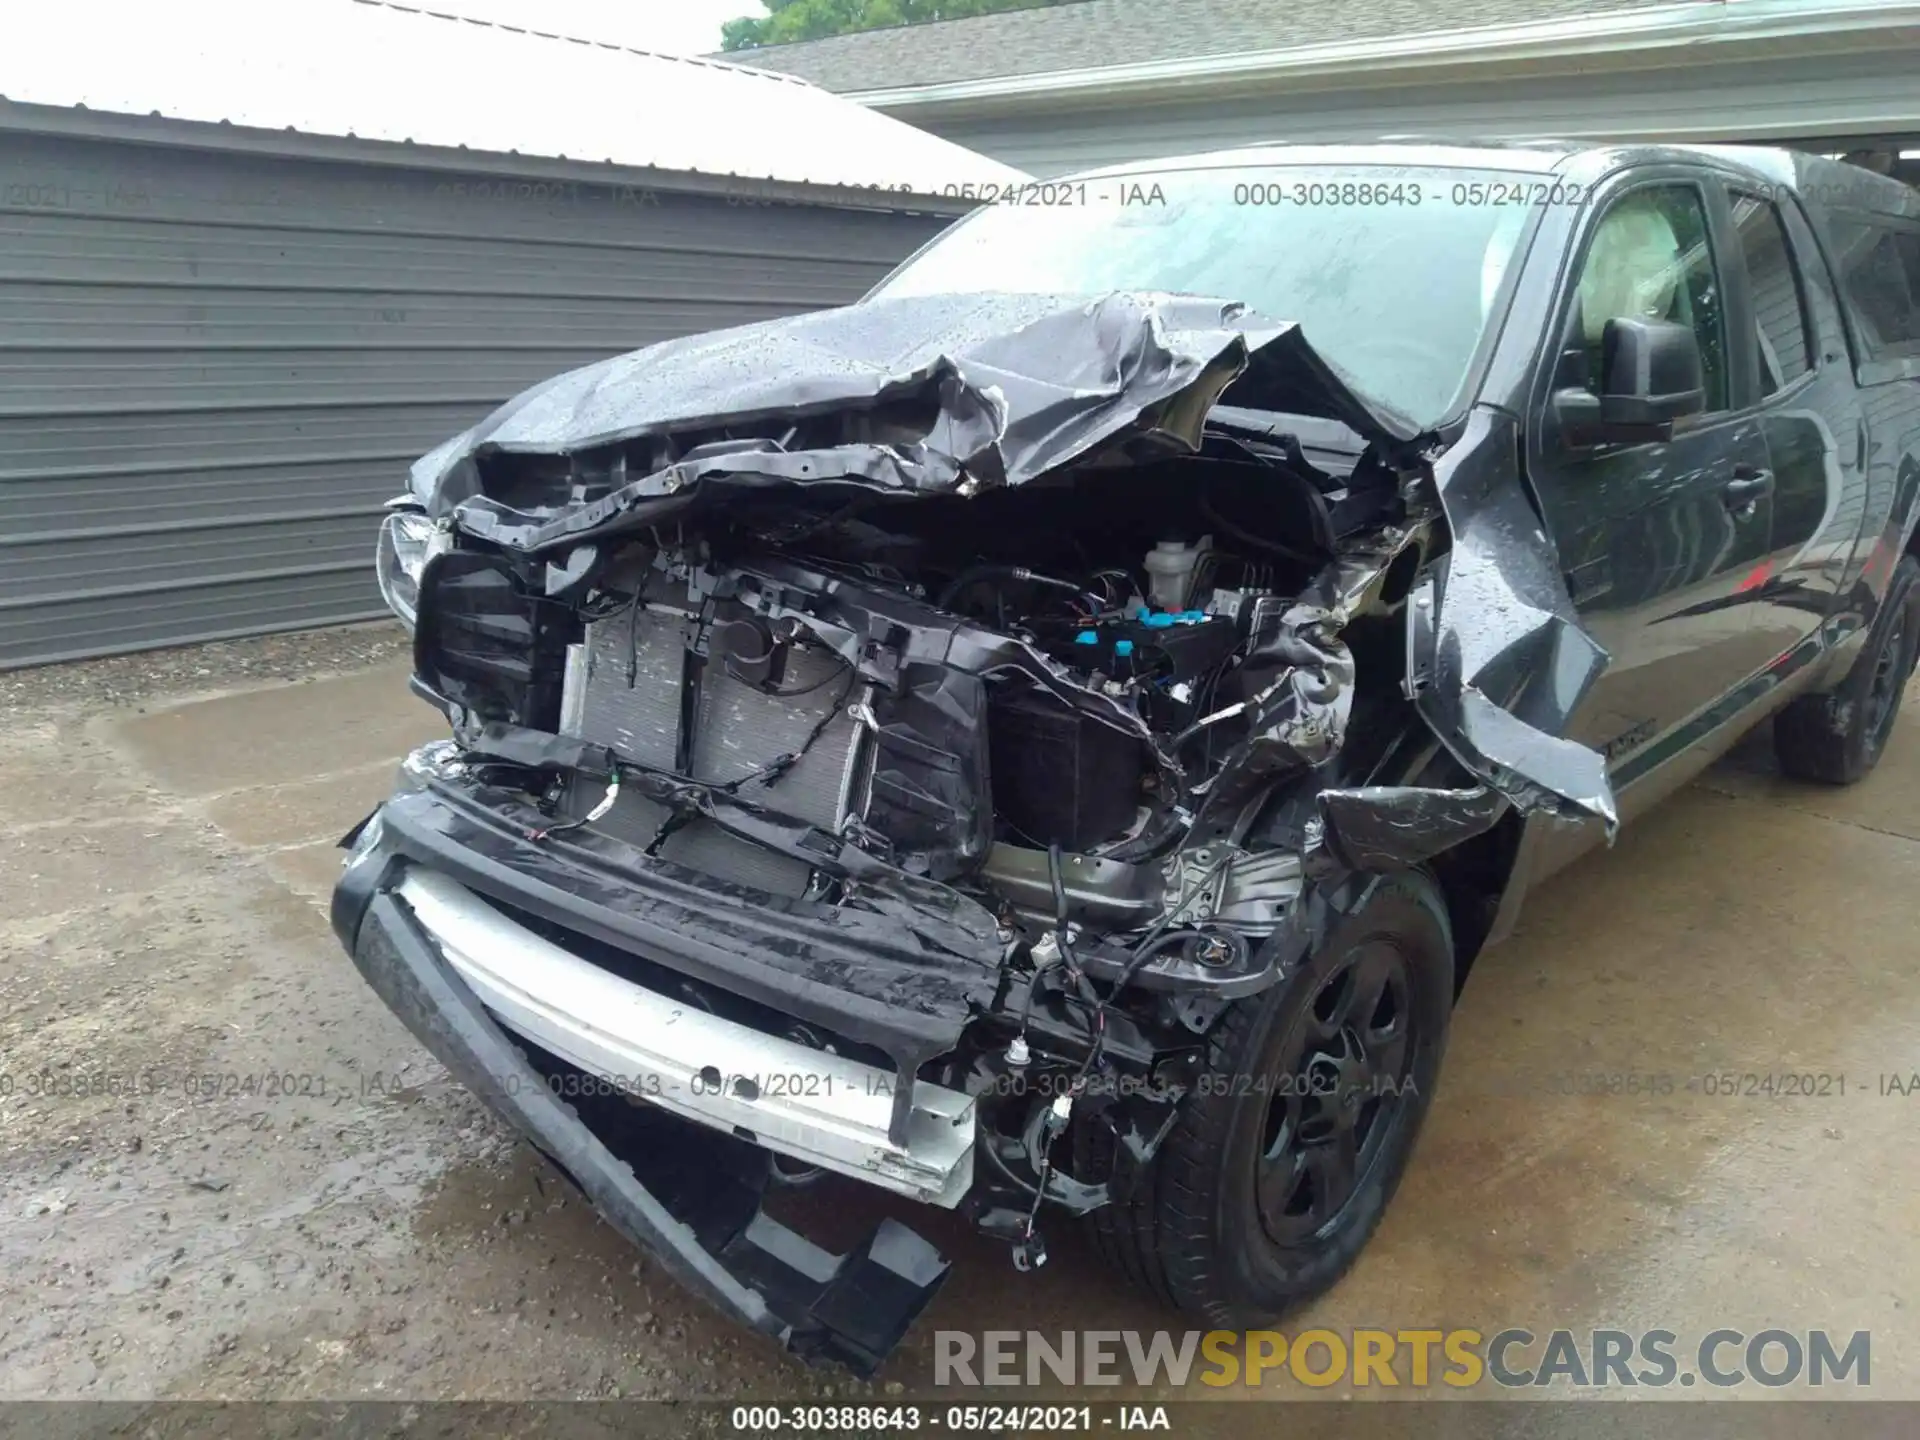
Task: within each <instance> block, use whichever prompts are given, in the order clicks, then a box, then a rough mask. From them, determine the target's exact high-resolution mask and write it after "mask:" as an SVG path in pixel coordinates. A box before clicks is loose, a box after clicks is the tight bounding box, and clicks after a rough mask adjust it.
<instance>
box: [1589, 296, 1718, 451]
mask: <svg viewBox="0 0 1920 1440" xmlns="http://www.w3.org/2000/svg"><path fill="white" fill-rule="evenodd" d="M1706 404H1707V389H1706V382H1705V381H1704V380H1703V378H1702V376H1701V368H1700V341H1699V339H1698V337H1696V336H1695V335H1694V333H1693V330H1692V328H1691V327H1690V326H1686V325H1679V324H1676V323H1674V322H1673V321H1671V320H1633V319H1627V318H1626V317H1624V316H1623V317H1617V318H1615V319H1612V320H1609V321H1607V327H1606V329H1605V330H1604V331H1603V332H1602V333H1601V337H1600V394H1599V395H1598V396H1595V395H1594V394H1592V393H1591V392H1589V391H1585V390H1562V391H1560V392H1559V393H1558V394H1557V395H1555V397H1554V407H1555V409H1556V411H1557V412H1558V414H1559V417H1560V423H1561V427H1562V428H1563V430H1565V431H1566V433H1567V438H1568V439H1569V440H1570V441H1572V442H1573V443H1575V444H1597V443H1602V442H1608V441H1611V442H1633V441H1648V440H1670V439H1672V438H1673V422H1674V421H1676V420H1679V419H1682V418H1683V417H1685V416H1688V415H1697V414H1699V413H1700V412H1701V411H1702V410H1704V409H1705V408H1706Z"/></svg>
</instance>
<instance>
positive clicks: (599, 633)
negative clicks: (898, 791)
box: [561, 609, 872, 896]
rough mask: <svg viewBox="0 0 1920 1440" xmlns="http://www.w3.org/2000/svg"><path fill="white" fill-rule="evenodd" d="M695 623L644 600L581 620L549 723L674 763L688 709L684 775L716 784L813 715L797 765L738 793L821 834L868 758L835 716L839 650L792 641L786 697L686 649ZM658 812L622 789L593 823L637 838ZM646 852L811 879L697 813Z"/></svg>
mask: <svg viewBox="0 0 1920 1440" xmlns="http://www.w3.org/2000/svg"><path fill="white" fill-rule="evenodd" d="M695 630H696V624H695V622H694V621H693V620H692V619H690V618H687V617H685V616H682V615H678V614H674V613H670V612H663V611H661V610H657V609H655V610H642V611H640V612H639V614H637V615H634V614H630V613H624V612H623V613H620V614H616V615H613V616H611V617H609V618H607V619H604V620H599V621H595V622H593V623H591V624H589V625H588V626H587V629H586V637H585V640H584V641H583V643H582V644H580V645H578V646H576V647H575V648H574V650H573V652H572V653H571V654H570V655H569V657H568V665H567V683H566V689H565V692H564V693H563V696H562V701H561V713H562V716H563V719H562V727H561V728H562V729H563V730H565V731H566V732H567V733H568V734H572V735H578V736H579V737H580V738H581V739H583V740H590V741H593V742H594V743H596V744H600V745H605V746H607V747H608V748H609V749H611V750H613V751H614V753H616V754H618V755H621V756H623V757H625V758H627V759H629V760H633V761H635V762H636V763H639V764H642V765H648V766H652V767H653V768H655V769H660V770H674V769H675V761H676V758H677V757H678V756H680V754H681V753H682V745H681V730H682V727H683V724H684V723H685V721H686V720H687V719H688V718H689V717H690V719H691V727H690V729H691V733H690V736H689V738H688V741H687V744H686V746H685V754H686V758H687V770H686V773H688V774H690V775H691V776H692V777H693V778H694V779H696V780H710V781H715V782H719V783H726V782H728V781H733V780H738V779H740V778H741V777H743V776H748V775H752V774H754V773H755V772H756V771H757V770H759V769H760V768H761V767H763V766H764V765H766V764H767V763H768V762H769V761H771V760H773V759H774V757H776V756H778V755H783V754H792V753H794V752H796V751H798V750H799V749H800V748H801V747H802V746H804V745H806V743H807V737H808V736H809V735H811V734H812V733H813V731H814V728H815V727H816V726H818V725H819V724H820V723H821V722H822V721H825V722H826V728H825V729H824V730H823V731H822V732H821V734H820V738H819V739H818V740H816V741H815V742H814V743H813V745H812V746H811V748H809V749H808V750H807V753H806V754H805V755H804V756H803V757H802V758H801V760H800V761H799V763H797V764H795V765H794V766H792V767H791V768H790V769H789V770H788V771H787V772H786V774H785V775H784V776H782V777H781V778H780V779H779V780H778V781H777V782H776V783H774V784H772V785H766V784H762V783H760V782H750V783H748V784H747V785H745V786H743V787H742V788H741V790H740V795H741V797H742V798H743V799H749V800H752V801H754V802H755V803H757V804H759V805H761V806H764V807H765V808H767V809H769V810H772V811H775V812H777V813H779V814H781V815H786V816H791V817H792V818H794V819H797V820H804V821H807V822H808V823H810V824H813V825H817V826H819V827H820V828H821V829H823V830H828V831H833V832H838V830H839V829H840V827H841V825H842V823H843V822H844V821H845V820H846V818H847V817H848V816H849V815H857V814H861V813H863V811H864V807H865V792H866V786H867V778H868V776H867V772H868V771H869V770H870V768H871V765H872V756H871V750H870V747H869V746H868V745H867V744H865V743H864V740H865V737H866V733H867V732H866V728H865V727H864V726H863V725H861V724H860V722H859V721H857V720H855V719H854V718H853V717H852V716H851V715H849V714H848V713H847V707H848V704H849V702H850V701H851V700H852V699H853V698H854V697H855V696H856V695H857V694H858V693H859V692H858V691H857V690H851V691H850V690H849V687H848V683H847V680H846V678H845V675H846V669H845V666H844V665H843V664H842V663H841V662H840V660H839V659H838V658H837V657H836V656H834V655H832V654H830V653H828V652H827V651H824V650H820V649H812V648H802V647H798V646H796V647H795V648H794V649H793V650H792V651H790V652H789V655H788V658H787V666H786V673H785V674H784V675H783V676H782V677H781V688H782V689H784V690H787V691H792V692H796V693H792V694H787V695H770V694H766V693H765V692H763V691H760V690H756V689H755V688H753V687H752V686H750V685H745V684H742V683H741V682H740V681H738V680H736V679H734V678H733V677H732V676H731V675H729V674H728V673H727V672H726V669H725V667H724V666H723V665H722V664H721V663H720V662H719V661H718V660H714V661H712V662H705V661H702V660H701V659H699V658H698V657H696V656H695V655H694V654H693V652H692V648H691V647H692V643H693V641H694V639H695V638H696V636H695ZM629 673H631V675H632V677H633V679H632V683H631V684H629V683H628V675H629ZM689 674H691V676H692V680H693V693H692V702H691V704H689V703H688V701H687V698H686V697H687V683H686V682H687V677H688V675H689ZM829 717H831V718H829ZM598 795H599V792H598V787H597V786H595V785H592V784H591V783H588V784H587V785H586V786H584V787H583V792H582V793H581V794H580V795H578V796H576V797H573V798H572V799H571V801H570V804H569V811H570V813H572V814H575V815H578V814H584V813H585V810H586V809H588V808H590V807H591V806H592V805H593V804H594V802H595V801H596V800H597V799H598ZM666 815H667V812H666V810H665V809H664V807H662V806H660V805H658V804H655V803H654V802H653V801H651V800H646V799H644V798H641V797H640V796H638V795H635V794H633V793H632V792H631V791H628V792H627V793H626V794H623V795H622V796H621V798H620V800H619V801H618V803H616V804H615V806H614V808H613V809H612V810H611V811H610V812H609V813H608V814H607V815H606V816H605V817H603V818H602V819H601V820H600V821H598V822H596V823H597V828H599V829H602V830H604V831H606V832H607V833H608V834H611V835H614V836H616V837H618V838H620V839H622V840H626V841H628V842H629V843H632V844H637V845H646V844H648V843H650V842H651V841H652V840H653V838H654V836H655V835H656V834H658V832H659V830H660V827H661V825H662V824H663V822H664V821H665V820H666ZM659 853H660V856H661V858H662V859H666V860H671V861H673V862H675V863H676V864H680V865H685V866H687V867H689V868H691V869H695V870H704V871H706V872H707V873H708V874H712V875H718V876H722V877H724V878H726V879H729V880H734V881H738V882H740V883H742V884H748V885H752V886H754V887H756V888H758V889H762V890H766V891H768V892H769V893H772V894H776V895H786V896H798V895H801V894H803V893H804V892H805V890H806V888H807V885H808V882H809V881H810V879H811V878H812V871H811V867H810V866H808V865H807V864H806V863H805V862H804V861H800V860H795V859H792V858H790V857H788V856H784V855H776V854H774V853H773V852H772V851H769V850H765V849H762V848H761V847H760V846H757V845H754V844H752V843H751V842H749V841H745V840H742V839H740V838H738V837H737V836H734V835H730V834H728V833H727V832H726V831H725V830H723V829H721V828H720V827H719V826H718V825H715V824H714V823H713V822H712V821H709V820H703V819H696V820H694V821H692V822H690V823H688V824H687V825H685V826H683V827H682V828H681V829H679V830H677V831H675V832H674V833H673V834H672V835H671V836H670V837H669V838H668V839H667V841H666V842H665V844H663V845H662V846H661V848H660V851H659Z"/></svg>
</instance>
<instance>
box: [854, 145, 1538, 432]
mask: <svg viewBox="0 0 1920 1440" xmlns="http://www.w3.org/2000/svg"><path fill="white" fill-rule="evenodd" d="M1563 188H1570V187H1563V186H1561V185H1560V183H1559V182H1557V181H1555V180H1553V179H1552V178H1551V177H1545V176H1539V175H1532V174H1520V173H1517V172H1510V171H1487V170H1468V169H1452V168H1448V169H1426V168H1409V167H1403V166H1362V167H1355V166H1341V167H1339V168H1337V169H1336V168H1333V167H1327V166H1286V167H1269V166H1262V167H1234V168H1221V169H1194V170H1177V171H1176V170H1159V171H1142V172H1139V173H1137V174H1130V175H1125V176H1103V177H1101V178H1099V179H1095V180H1084V181H1082V180H1061V181H1042V182H1038V183H1035V184H1033V185H1030V186H1027V187H1025V188H1023V189H1022V190H1018V191H1014V192H1012V193H1011V194H1008V195H1004V196H1001V197H996V198H994V203H991V204H988V205H985V206H983V207H982V208H981V209H980V210H979V211H977V212H975V213H974V214H973V215H972V216H971V217H969V218H968V219H967V220H965V221H963V222H961V223H960V224H959V225H957V226H955V227H954V228H953V229H952V230H950V231H949V232H948V233H947V234H946V235H944V236H942V237H941V238H940V239H939V240H937V241H935V242H934V243H933V244H932V245H931V246H930V247H928V248H927V249H926V250H925V251H923V252H922V253H920V254H919V255H917V256H915V257H914V258H913V259H911V260H909V261H908V262H907V263H906V264H905V265H903V266H902V267H901V268H900V269H899V270H897V271H896V272H895V273H894V274H893V275H891V276H890V277H888V279H886V280H885V281H883V282H882V283H881V285H880V287H879V288H878V289H877V290H875V291H874V292H873V293H874V295H875V297H892V296H904V295H932V294H953V293H968V292H977V291H990V290H999V291H1018V292H1032V293H1041V294H1053V293H1064V294H1080V293H1101V292H1105V291H1110V290H1161V291H1172V292H1178V293H1186V294H1192V295H1206V296H1217V297H1219V298H1222V299H1228V300H1241V301H1245V302H1246V303H1248V304H1249V305H1251V306H1252V307H1253V309H1254V310H1256V311H1258V312H1259V313H1260V314H1261V315H1262V316H1264V317H1266V318H1267V319H1271V320H1291V321H1295V322H1297V323H1298V324H1299V325H1300V327H1301V330H1302V333H1303V334H1304V335H1305V337H1306V339H1307V341H1308V342H1309V343H1310V344H1311V345H1312V346H1313V347H1314V349H1315V350H1317V351H1318V352H1319V353H1320V354H1321V355H1322V356H1324V357H1325V358H1326V359H1328V360H1330V361H1332V362H1333V363H1334V364H1335V365H1336V366H1338V367H1339V368H1340V369H1341V370H1342V371H1344V372H1345V374H1346V375H1347V377H1348V378H1349V379H1350V381H1351V382H1352V384H1353V386H1354V388H1355V389H1356V390H1358V391H1359V392H1360V393H1361V394H1362V395H1365V396H1368V397H1370V398H1372V399H1374V400H1376V401H1379V402H1384V403H1385V404H1386V405H1389V406H1391V407H1392V408H1394V409H1396V410H1398V411H1400V412H1401V413H1402V414H1403V415H1406V416H1407V417H1408V418H1410V419H1412V420H1414V421H1416V422H1418V423H1420V424H1423V425H1425V424H1431V423H1433V422H1434V421H1437V420H1440V419H1442V418H1444V417H1445V416H1446V415H1448V414H1449V413H1450V412H1451V411H1452V409H1453V408H1454V407H1455V405H1456V404H1457V402H1458V401H1459V399H1460V398H1461V396H1460V392H1461V389H1462V387H1463V386H1464V384H1465V382H1466V380H1467V375H1468V371H1469V368H1470V367H1471V365H1472V362H1473V357H1474V353H1475V351H1476V349H1477V348H1478V346H1479V343H1480V338H1481V336H1482V335H1483V334H1484V333H1485V332H1486V329H1487V326H1488V324H1489V323H1490V322H1491V320H1492V319H1493V312H1494V308H1495V306H1496V304H1498V303H1499V301H1500V297H1501V294H1502V282H1503V281H1504V280H1505V278H1506V275H1507V271H1508V269H1509V267H1510V265H1511V264H1512V261H1513V258H1514V256H1515V255H1516V254H1517V253H1518V246H1519V242H1520V239H1521V237H1522V235H1523V234H1524V233H1525V231H1526V227H1527V221H1528V219H1529V217H1530V216H1531V215H1532V213H1533V211H1534V209H1535V208H1536V207H1537V206H1539V205H1541V204H1545V203H1552V202H1553V201H1554V200H1556V199H1557V198H1559V197H1558V196H1556V195H1554V194H1552V193H1551V192H1554V191H1557V190H1560V189H1563ZM1227 398H1228V400H1229V402H1230V401H1231V399H1232V396H1231V394H1230V393H1229V395H1228V397H1227Z"/></svg>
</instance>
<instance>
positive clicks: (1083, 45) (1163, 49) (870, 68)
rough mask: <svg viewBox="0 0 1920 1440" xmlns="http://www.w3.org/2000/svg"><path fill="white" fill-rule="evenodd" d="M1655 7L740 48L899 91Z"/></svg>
mask: <svg viewBox="0 0 1920 1440" xmlns="http://www.w3.org/2000/svg"><path fill="white" fill-rule="evenodd" d="M1653 3H1656V0H1072V3H1070V4H1064V5H1050V6H1043V7H1041V8H1038V9H1033V10H1008V11H1002V12H1000V13H999V14H994V15H977V16H973V17H971V18H969V19H965V20H938V21H933V22H931V23H928V24H922V25H901V26H895V27H893V28H891V29H886V30H867V31H862V32H859V33H857V34H852V35H834V36H831V37H829V38H827V39H825V40H805V41H801V42H799V43H797V44H793V45H769V46H765V47H763V48H761V49H758V50H742V51H737V52H735V53H732V54H729V55H727V56H726V57H725V58H726V59H728V60H730V61H733V62H734V63H736V64H742V65H754V66H758V67H760V68H762V69H767V70H779V71H783V72H785V73H786V74H789V75H798V76H800V77H801V78H803V79H806V80H811V81H813V82H814V83H815V84H817V85H822V86H824V87H826V88H827V89H829V90H837V91H841V92H849V91H859V90H877V89H887V90H891V89H894V88H896V87H903V86H910V85H936V84H941V83H943V82H946V81H960V80H984V79H989V78H993V77H998V76H1003V75H1043V74H1047V73H1050V72H1052V71H1056V70H1082V69H1093V68H1097V67H1099V66H1104V65H1126V64H1132V63H1135V62H1138V61H1144V60H1182V59H1198V58H1200V57H1202V56H1208V55H1243V54H1248V53H1251V52H1255V51H1263V50H1285V49H1291V48H1294V47H1295V46H1301V45H1317V44H1322V43H1325V42H1329V41H1339V40H1369V39H1378V38H1384V37H1387V36H1395V35H1414V34H1421V33H1431V32H1435V31H1444V30H1469V29H1474V28H1477V27H1480V26H1485V25H1511V24H1516V23H1521V22H1525V21H1530V20H1559V19H1567V18H1570V17H1576V16H1581V15H1598V14H1603V13H1606V12H1610V11H1618V10H1639V9H1645V8H1647V7H1648V6H1650V5H1651V4H1653Z"/></svg>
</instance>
